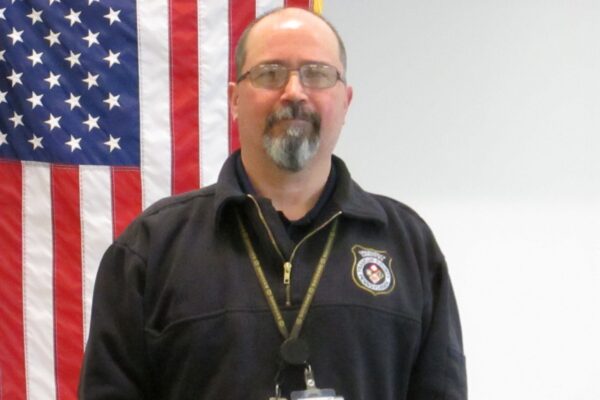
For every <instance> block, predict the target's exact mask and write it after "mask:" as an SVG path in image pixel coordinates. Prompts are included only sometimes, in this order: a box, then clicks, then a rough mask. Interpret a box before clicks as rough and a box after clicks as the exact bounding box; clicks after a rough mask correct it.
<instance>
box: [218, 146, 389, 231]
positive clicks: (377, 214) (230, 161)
mask: <svg viewBox="0 0 600 400" xmlns="http://www.w3.org/2000/svg"><path fill="white" fill-rule="evenodd" d="M239 156H240V152H239V150H238V151H236V152H235V153H233V154H231V155H230V156H229V157H228V158H227V160H226V161H225V164H223V168H221V172H220V173H219V178H218V180H217V183H216V185H215V218H216V221H215V222H216V224H217V225H216V226H219V223H220V222H221V220H222V217H223V214H224V213H226V212H227V209H228V208H229V206H230V205H234V204H242V203H244V202H245V201H247V196H246V194H245V193H244V191H243V190H242V188H241V187H240V183H239V181H238V178H237V174H236V160H237V158H238V157H239ZM332 161H333V163H334V164H335V168H336V172H337V182H336V188H335V189H334V193H333V196H332V197H331V200H330V201H331V203H332V204H333V206H334V207H335V208H336V209H338V210H339V211H341V212H342V216H345V217H350V218H356V219H362V220H369V221H373V222H375V223H378V224H382V225H385V224H386V223H387V216H386V214H385V212H384V210H383V208H382V207H381V205H380V203H379V202H378V201H377V200H376V198H375V196H373V195H372V194H370V193H367V192H365V191H364V190H363V189H362V188H361V187H360V186H359V185H358V184H357V183H356V182H354V181H353V180H352V177H351V176H350V172H349V171H348V168H346V164H345V163H344V162H343V161H342V160H341V159H340V158H338V157H336V156H332Z"/></svg>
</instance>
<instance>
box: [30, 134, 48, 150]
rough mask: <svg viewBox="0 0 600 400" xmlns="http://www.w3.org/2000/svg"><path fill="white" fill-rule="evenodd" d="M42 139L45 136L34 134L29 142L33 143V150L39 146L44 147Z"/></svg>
mask: <svg viewBox="0 0 600 400" xmlns="http://www.w3.org/2000/svg"><path fill="white" fill-rule="evenodd" d="M42 140H44V138H43V137H41V136H40V137H37V136H35V133H34V134H33V137H32V138H31V139H29V140H28V142H29V143H31V145H32V146H33V150H35V149H37V148H38V147H39V148H40V149H43V148H44V145H42Z"/></svg>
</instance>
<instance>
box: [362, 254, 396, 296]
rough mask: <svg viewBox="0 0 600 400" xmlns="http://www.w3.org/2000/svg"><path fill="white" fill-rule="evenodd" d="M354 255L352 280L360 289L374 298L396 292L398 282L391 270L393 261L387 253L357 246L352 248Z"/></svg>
mask: <svg viewBox="0 0 600 400" xmlns="http://www.w3.org/2000/svg"><path fill="white" fill-rule="evenodd" d="M352 255H353V256H354V265H353V266H352V279H353V280H354V283H355V284H356V285H357V286H358V287H359V288H361V289H363V290H366V291H367V292H369V293H371V294H372V295H374V296H377V295H380V294H388V293H390V292H391V291H392V290H394V287H395V286H396V280H395V279H394V273H393V271H392V269H391V266H392V259H391V258H390V257H389V256H388V255H387V252H385V251H379V250H374V249H369V248H367V247H363V246H360V245H355V246H354V247H352Z"/></svg>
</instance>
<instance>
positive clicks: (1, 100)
mask: <svg viewBox="0 0 600 400" xmlns="http://www.w3.org/2000/svg"><path fill="white" fill-rule="evenodd" d="M7 94H8V91H6V92H3V91H2V90H0V104H2V103H8V101H6V95H7Z"/></svg>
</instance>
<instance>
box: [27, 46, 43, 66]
mask: <svg viewBox="0 0 600 400" xmlns="http://www.w3.org/2000/svg"><path fill="white" fill-rule="evenodd" d="M42 55H44V53H43V52H39V53H38V52H37V51H35V50H33V49H32V50H31V55H30V56H29V57H27V58H28V59H29V60H30V61H31V65H32V66H33V67H35V65H36V64H43V62H42Z"/></svg>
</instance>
